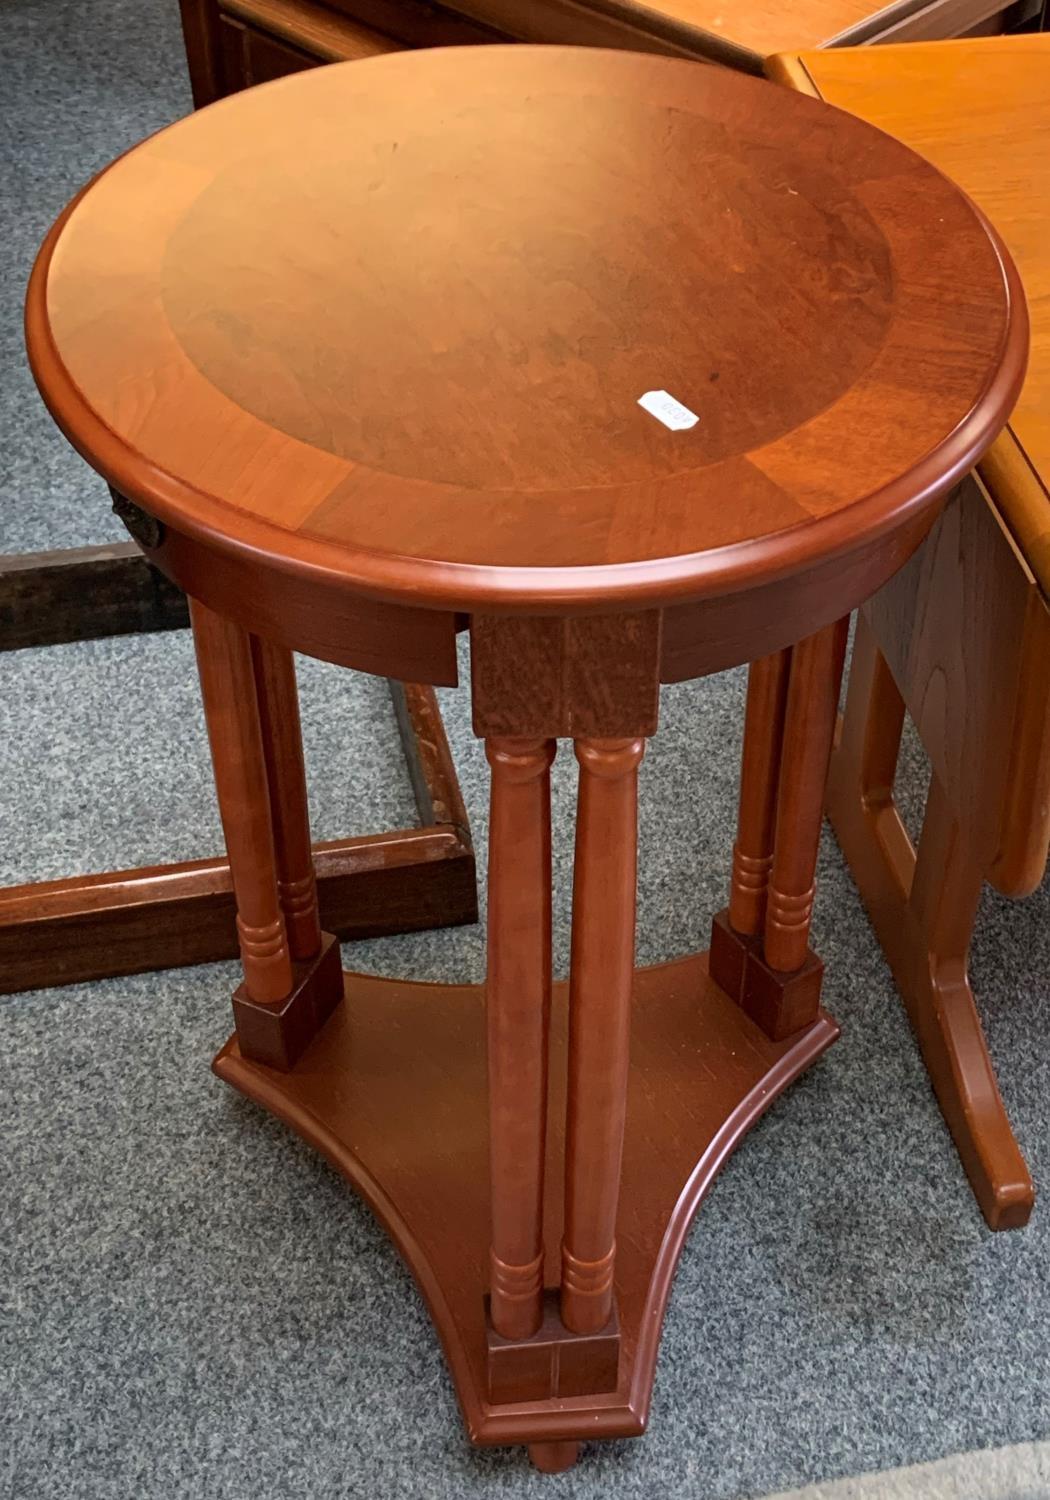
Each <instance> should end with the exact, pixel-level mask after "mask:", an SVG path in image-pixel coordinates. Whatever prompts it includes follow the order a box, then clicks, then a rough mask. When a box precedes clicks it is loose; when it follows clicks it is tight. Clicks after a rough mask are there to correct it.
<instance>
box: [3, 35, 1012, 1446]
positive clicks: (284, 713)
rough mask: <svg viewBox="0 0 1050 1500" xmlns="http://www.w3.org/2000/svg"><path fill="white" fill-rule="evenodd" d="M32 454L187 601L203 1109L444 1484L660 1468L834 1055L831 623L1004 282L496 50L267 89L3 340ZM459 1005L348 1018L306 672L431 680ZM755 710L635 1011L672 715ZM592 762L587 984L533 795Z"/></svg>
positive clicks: (955, 409)
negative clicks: (480, 789)
mask: <svg viewBox="0 0 1050 1500" xmlns="http://www.w3.org/2000/svg"><path fill="white" fill-rule="evenodd" d="M27 320H28V338H29V347H30V353H31V359H32V363H33V368H34V371H35V373H36V377H37V380H38V382H39V384H40V388H41V390H42V392H43V394H44V398H45V400H46V401H47V403H48V405H49V407H50V409H51V411H52V412H53V414H54V416H55V418H56V420H57V421H58V423H59V424H60V425H61V427H62V428H63V429H64V431H65V432H66V433H67V434H68V436H69V438H70V439H71V441H72V442H73V443H74V444H75V445H76V446H77V447H78V448H79V450H80V451H81V452H82V453H83V454H84V455H85V457H86V458H87V459H88V460H89V461H90V462H91V463H92V464H93V465H94V466H95V467H96V468H97V469H98V470H99V471H100V472H101V473H102V474H104V475H105V477H106V478H107V479H108V480H109V481H110V483H111V484H112V485H113V486H114V487H115V488H116V489H117V490H118V491H119V492H120V493H121V494H122V495H125V496H127V497H128V499H129V501H130V502H131V503H130V504H129V505H128V506H127V507H125V518H126V520H127V522H128V525H129V527H130V529H131V530H132V532H133V534H134V535H135V536H136V537H137V538H138V540H139V541H140V542H141V544H142V546H143V547H144V548H145V549H146V551H147V553H148V554H149V556H150V557H151V558H152V559H153V561H154V562H156V563H157V565H158V566H159V567H160V568H162V569H163V570H164V571H165V572H166V573H167V574H168V575H169V576H170V577H171V578H173V579H174V580H175V581H176V582H177V583H179V584H180V585H182V586H183V587H184V588H185V589H186V590H187V592H188V593H189V594H190V596H191V598H192V600H193V609H192V612H193V622H194V629H195V632H196V640H197V650H198V659H199V664H200V677H201V687H202V692H203V698H204V706H205V713H206V716H207V721H208V729H209V734H210V739H211V747H212V755H213V759H214V765H215V777H216V782H217V786H218V794H219V802H220V806H221V810H222V818H223V824H224V828H225V833H226V840H227V846H228V850H229V856H230V864H231V868H232V873H233V881H234V886H235V891H236V897H237V904H238V911H239V915H238V926H239V931H240V938H241V949H242V954H243V960H244V982H243V984H242V985H241V987H240V988H239V989H238V991H237V993H236V995H235V997H234V1011H235V1018H236V1033H235V1035H234V1037H233V1038H232V1039H231V1041H230V1042H229V1043H228V1044H227V1046H226V1047H224V1048H223V1050H222V1052H221V1053H220V1054H219V1057H218V1058H217V1059H216V1062H215V1069H216V1072H217V1073H218V1074H219V1076H220V1077H222V1078H224V1079H226V1080H227V1081H228V1082H229V1083H231V1084H232V1085H233V1086H234V1087H235V1088H238V1089H240V1090H241V1091H243V1092H244V1093H245V1094H247V1095H249V1096H251V1097H252V1098H253V1099H256V1100H257V1101H258V1102H259V1103H260V1104H262V1105H263V1106H264V1107H265V1108H267V1109H269V1110H272V1111H273V1112H274V1113H275V1114H276V1115H278V1116H279V1117H280V1118H281V1119H283V1120H285V1121H286V1122H287V1123H288V1124H289V1125H290V1126H291V1127H292V1128H293V1129H294V1130H296V1131H297V1132H298V1133H299V1134H300V1135H302V1136H303V1137H304V1138H305V1139H306V1140H308V1141H310V1142H312V1143H313V1144H314V1145H315V1146H316V1147H317V1148H318V1149H319V1150H320V1151H322V1152H323V1153H324V1154H325V1155H326V1156H327V1157H328V1158H329V1159H330V1160H331V1161H332V1162H333V1163H334V1164H335V1166H336V1167H337V1168H338V1169H339V1170H340V1171H341V1172H342V1173H343V1174H344V1175H345V1176H346V1177H347V1178H348V1179H349V1181H350V1182H351V1183H352V1184H353V1185H354V1187H355V1188H357V1190H358V1191H359V1192H360V1193H361V1194H362V1196H363V1197H364V1198H365V1199H366V1200H367V1202H368V1203H369V1204H370V1205H371V1206H372V1208H373V1209H374V1210H375V1212H376V1213H377V1215H378V1216H379V1218H380V1219H381V1221H382V1222H383V1224H384V1225H385V1226H386V1228H387V1230H388V1231H389V1233H390V1234H391V1236H392V1237H393V1239H394V1240H395V1242H396V1243H397V1245H398V1247H399V1249H400V1251H401V1253H402V1254H403V1256H404V1257H405V1259H406V1260H407V1262H408V1264H409V1266H410V1267H411V1269H412V1271H413V1273H414V1274H415V1277H416V1279H417V1281H418V1283H419V1286H420V1288H421V1290H422V1292H423V1295H424V1296H425V1298H426V1300H427V1302H428V1304H429V1307H430V1310H431V1313H432V1315H433V1318H434V1321H435V1323H436V1325H437V1328H438V1331H439V1333H440V1335H441V1338H442V1340H443V1343H444V1346H445V1350H446V1353H447V1356H448V1361H449V1364H450V1366H451V1370H452V1375H453V1378H454V1380H455V1383H456V1387H457V1390H458V1393H459V1398H460V1402H461V1405H462V1408H463V1413H464V1416H465V1419H466V1423H467V1427H468V1430H469V1433H470V1436H471V1438H472V1439H473V1440H474V1441H475V1442H478V1443H518V1442H522V1443H527V1444H529V1445H530V1451H531V1453H532V1456H533V1459H534V1460H535V1462H536V1463H537V1464H538V1465H539V1466H540V1467H541V1468H546V1469H557V1468H563V1467H566V1466H567V1465H568V1464H569V1463H571V1462H572V1461H573V1460H574V1458H575V1456H576V1452H577V1445H578V1443H579V1441H580V1440H581V1439H585V1438H598V1437H618V1436H628V1435H632V1434H638V1433H640V1432H642V1431H643V1429H644V1427H645V1424H646V1419H647V1414H648V1408H649V1400H650V1392H651V1387H652V1381H653V1372H654V1366H655V1362H656V1355H657V1346H658V1342H659V1336H660V1328H661V1324H662V1318H663V1311H664V1307H665V1305H666V1301H667V1297H668V1294H669V1290H670V1286H671V1281H672V1277H673V1274H674V1269H675V1266H676V1263H677V1260H678V1256H679V1254H680V1252H681V1248H682V1244H683V1241H684V1238H685V1235H686V1232H687V1230H688V1227H689V1224H690V1222H691V1220H692V1218H693V1216H694V1214H695V1212H696V1209H697V1207H698V1205H699V1203H700V1201H701V1199H702V1197H703V1195H704V1193H705V1192H706V1191H707V1189H708V1187H709V1186H710V1183H711V1181H712V1179H713V1177H714V1175H715V1173H716V1172H717V1170H718V1169H719V1167H720V1166H721V1164H722V1163H723V1161H724V1160H725V1159H726V1157H727V1155H728V1153H729V1152H730V1151H731V1149H732V1148H733V1146H734V1145H735V1144H736V1142H737V1141H738V1140H739V1139H740V1137H741V1136H742V1134H743V1133H744V1131H745V1130H746V1129H747V1128H748V1127H749V1126H750V1125H751V1124H752V1123H753V1122H754V1121H755V1120H756V1119H757V1118H758V1117H759V1115H761V1114H762V1112H763V1111H764V1110H765V1109H766V1108H767V1107H768V1106H769V1104H770V1103H771V1102H772V1101H773V1100H774V1099H775V1097H776V1096H777V1095H778V1094H779V1093H780V1091H781V1090H782V1089H783V1088H785V1087H786V1085H787V1084H788V1083H790V1082H791V1081H792V1080H793V1079H794V1078H795V1077H797V1076H798V1074H799V1073H800V1072H802V1071H803V1069H805V1068H806V1067H807V1066H808V1065H809V1064H810V1063H811V1062H813V1061H814V1060H815V1059H816V1058H817V1057H818V1056H819V1054H820V1053H822V1052H823V1051H824V1049H825V1048H826V1047H827V1046H828V1045H829V1044H830V1043H831V1042H832V1041H833V1040H834V1038H835V1036H836V1035H837V1029H836V1027H835V1024H834V1022H833V1021H832V1020H831V1019H830V1018H829V1017H828V1016H827V1015H825V1014H824V1013H823V1012H822V1011H821V1009H820V1004H819V993H820V981H821V964H820V962H819V960H818V959H817V958H816V957H815V955H814V954H813V953H812V952H811V951H810V948H809V926H810V914H811V911H812V904H813V882H814V867H815V862H816V852H817V841H818V835H819V829H820V819H821V800H822V794H823V787H824V779H825V775H826V770H827V763H828V757H829V753H830V747H831V742H832V734H833V728H834V721H835V713H836V704H837V699H838V691H839V681H840V674H841V670H842V661H843V654H844V648H845V639H846V624H845V622H846V619H847V617H848V614H849V612H850V610H852V609H853V607H854V606H855V605H857V604H858V603H859V602H860V601H862V600H863V599H865V598H866V597H867V596H868V595H869V594H871V593H872V592H873V591H874V590H875V589H876V588H878V586H879V585H880V584H881V583H883V582H884V581H885V580H886V579H887V578H888V577H889V576H890V575H891V574H892V573H893V572H894V571H895V570H896V569H897V568H899V567H900V566H901V564H902V563H903V562H904V561H905V560H906V559H907V558H908V556H909V555H910V553H911V552H912V551H913V550H914V548H915V547H916V546H917V544H918V542H919V541H920V540H921V538H922V537H923V535H924V534H925V533H926V531H927V530H928V528H929V527H930V525H931V524H932V522H933V520H934V517H935V515H936V513H937V510H938V506H939V502H940V500H941V499H942V497H943V496H944V494H945V492H946V491H947V490H948V489H949V487H950V486H951V485H952V484H953V483H954V481H955V480H956V479H958V478H959V476H960V475H962V474H963V473H964V471H965V470H966V469H967V468H968V467H969V466H970V465H971V464H972V463H973V462H974V460H975V459H976V458H977V457H978V456H979V455H980V454H981V453H982V451H983V450H984V449H985V447H986V446H987V444H988V443H989V442H990V441H991V440H992V438H993V437H994V436H995V435H996V434H997V432H998V431H999V430H1000V428H1001V427H1002V425H1003V422H1004V420H1005V418H1006V416H1007V414H1008V412H1009V410H1010V406H1011V404H1012V402H1013V400H1014V397H1015V395H1016V393H1017V390H1018V387H1019V384H1020V380H1021V376H1022V372H1023V366H1024V361H1025V354H1026V345H1027V323H1026V317H1025V312H1024V303H1023V297H1022V295H1021V292H1020V289H1019V285H1018V282H1017V278H1016V273H1015V272H1014V270H1013V269H1012V266H1011V264H1010V262H1009V260H1008V259H1007V257H1006V256H1005V255H1004V253H1003V251H1002V249H1001V247H1000V246H999V244H998V241H997V240H996V239H995V237H994V235H993V234H992V232H991V231H990V230H989V228H988V226H987V225H986V224H985V222H984V221H983V220H982V219H981V217H980V215H979V214H978V212H977V211H976V209H975V208H974V207H973V205H972V204H971V203H970V202H969V201H968V200H967V199H966V198H965V197H964V196H963V195H962V194H961V193H960V192H959V191H958V190H956V189H955V188H954V187H953V186H952V185H951V184H950V183H949V182H948V181H947V180H946V179H945V178H943V177H942V176H941V175H940V174H939V173H938V172H937V171H935V170H934V169H933V168H932V167H930V166H928V165H927V164H926V163H924V162H923V161H922V160H920V158H918V157H917V156H915V155H913V154H912V153H911V152H909V151H908V150H907V149H906V148H905V147H903V146H901V145H899V144H898V143H896V142H895V141H893V140H891V139H890V138H888V137H887V136H884V135H882V134H880V133H879V132H878V131H876V130H874V129H872V128H870V127H869V126H867V125H865V124H862V123H861V122H860V121H857V120H854V119H851V118H850V117H848V116H846V115H843V114H840V113H839V112H838V111H836V110H834V109H831V108H828V107H827V106H825V105H822V104H821V103H819V102H818V101H815V100H812V99H808V98H804V97H802V96H791V95H788V94H786V93H783V92H781V91H780V90H777V89H775V88H774V87H772V86H771V85H768V84H764V83H761V82H759V81H757V80H753V79H750V78H745V77H741V76H738V75H734V74H730V73H725V72H719V71H718V70H716V69H713V68H703V67H699V66H696V65H695V64H690V63H684V62H676V61H670V60H667V59H662V58H655V57H649V56H641V55H639V56H635V55H632V54H629V53H617V52H608V53H603V52H594V51H574V50H571V49H557V48H549V49H548V48H528V47H517V48H484V49H482V48H478V49H464V50H457V49H449V50H443V51H440V52H431V53H415V54H404V55H398V56H393V57H387V58H381V59H375V60H372V61H369V62H365V63H350V64H346V65H344V66H339V67H333V68H327V69H324V70H321V71H319V72H317V73H312V74H306V75H300V76H297V77H294V78H290V79H285V80H282V81H281V82H279V83H275V84H272V85H269V86H267V87H264V88H259V89H256V90H252V91H249V92H248V93H245V94H241V95H239V96H237V97H236V98H234V99H231V100H226V101H224V102H222V103H220V104H217V105H214V106H213V107H211V108H209V109H206V110H204V111H202V112H201V113H199V114H198V115H196V116H194V117H193V118H191V119H188V120H185V121H183V122H182V123H181V124H179V125H176V126H174V127H173V128H171V129H169V130H165V131H163V132H162V133H161V134H160V135H157V136H155V137H154V138H153V139H152V140H150V141H148V142H146V143H145V144H144V145H142V146H140V147H138V148H137V149H136V150H134V151H132V152H130V153H129V154H128V155H126V156H125V157H123V158H121V160H120V161H119V162H117V163H116V164H115V165H114V166H113V167H111V168H110V169H109V170H108V171H106V172H103V174H102V175H101V176H100V177H99V178H98V179H96V181H95V182H94V183H93V184H92V185H91V186H90V187H88V188H87V189H86V190H85V191H84V192H83V193H82V194H81V195H80V197H79V198H78V199H77V200H76V201H75V202H74V203H73V204H72V205H71V206H70V208H69V209H68V210H67V211H66V213H65V214H64V215H63V216H62V218H61V219H60V220H59V222H58V223H57V224H56V226H55V228H54V229H53V231H52V232H51V234H50V236H49V237H48V240H47V242H46V244H45V246H44V248H43V250H42V252H41V255H40V258H39V261H38V263H37V266H36V270H35V272H34V275H33V279H32V283H31V286H30V291H29V301H28V311H27ZM461 629H469V631H470V636H471V648H472V664H471V685H472V693H473V710H474V727H475V732H476V733H477V734H478V735H479V736H481V737H482V738H483V739H484V740H485V744H486V750H487V754H488V759H489V763H490V765H491V771H492V788H491V796H492V804H491V857H490V874H489V905H488V923H489V930H488V944H489V963H488V978H487V984H486V986H485V987H484V989H481V988H475V987H470V986H458V987H457V986H453V987H443V986H438V985H429V984H416V983H410V982H407V981H406V982H395V981H388V980H380V979H375V978H367V977H363V976H358V975H354V974H349V975H345V976H344V974H343V973H342V970H341V967H340V961H339V955H338V949H337V947H336V946H335V944H334V941H333V939H331V938H330V937H327V936H325V935H324V934H323V933H322V932H321V930H320V927H319V923H318V918H317V906H316V901H315V897H314V884H313V874H312V870H311V866H310V855H309V849H310V840H309V831H308V822H307V805H306V792H305V787H304V780H303V769H302V756H301V750H300V743H299V731H298V721H297V712H296V704H295V687H294V673H293V669H292V658H291V650H292V649H293V648H294V649H296V650H299V651H304V652H307V653H310V654H313V655H315V656H318V657H324V658H326V659H329V660H332V661H335V662H339V663H342V664H344V665H346V666H349V667H354V668H358V669H360V670H363V671H367V672H375V673H382V674H384V675H387V676H391V677H395V678H403V679H409V680H414V681H421V682H429V683H434V684H441V683H453V682H455V680H456V656H455V642H456V633H457V631H458V630H461ZM742 662H754V663H755V665H754V666H753V667H752V670H751V679H750V687H749V693H748V705H747V722H746V734H745V751H744V761H743V774H742V786H741V800H740V813H739V825H738V829H737V838H736V845H735V852H734V859H733V876H732V886H731V893H730V898H729V905H728V909H727V910H726V911H725V912H723V913H721V914H720V915H719V916H718V917H716V918H715V921H714V926H713V936H712V947H711V951H710V953H709V954H702V955H697V956H693V957H689V958H684V959H682V960H680V961H678V962H675V963H670V964H665V965H663V966H661V967H658V968H653V969H646V970H639V971H636V970H635V968H634V924H635V883H636V798H637V783H638V773H639V766H640V764H641V761H642V756H643V753H644V750H645V743H646V739H647V737H648V736H649V735H651V734H653V733H654V731H655V729H656V725H657V710H658V700H659V686H660V683H661V682H677V681H681V680H683V679H686V678H692V677H697V676H701V675H703V674H706V673H710V672H715V671H718V670H720V669H721V668H724V667H729V666H733V665H736V664H738V663H742ZM562 737H563V738H567V739H571V740H572V741H573V742H574V749H575V754H576V757H577V759H578V761H579V803H578V818H577V828H576V864H575V884H574V896H573V939H572V960H571V976H570V978H569V980H568V983H567V984H556V985H552V981H551V953H550V940H551V868H550V859H551V857H550V793H549V771H550V766H551V762H552V760H553V759H554V755H555V750H556V743H557V740H558V739H559V738H562Z"/></svg>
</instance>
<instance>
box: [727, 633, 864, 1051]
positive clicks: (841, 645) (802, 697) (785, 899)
mask: <svg viewBox="0 0 1050 1500" xmlns="http://www.w3.org/2000/svg"><path fill="white" fill-rule="evenodd" d="M848 630H849V621H848V619H847V620H840V621H839V622H838V623H837V624H835V625H830V626H828V627H827V628H826V629H824V630H821V631H819V632H818V633H817V634H816V635H813V636H810V637H809V638H808V639H807V640H804V641H800V642H799V644H798V645H797V646H795V647H794V648H793V649H792V652H791V667H790V672H789V677H788V689H787V701H786V706H785V710H784V735H783V744H782V748H781V755H780V777H779V783H778V787H777V803H776V830H775V835H774V842H773V861H772V865H771V867H770V872H769V879H768V883H767V887H766V910H765V922H764V929H763V937H762V942H761V943H758V942H757V941H755V940H754V939H750V940H747V939H745V941H746V942H747V943H748V948H747V954H746V959H745V962H744V965H743V979H742V983H741V988H740V994H739V1000H740V1004H741V1005H742V1006H743V1008H744V1009H745V1010H746V1011H747V1013H748V1015H750V1016H751V1018H752V1020H754V1021H757V1022H758V1024H759V1025H760V1026H761V1027H762V1029H763V1030H764V1031H765V1032H766V1034H767V1035H768V1036H770V1037H772V1038H773V1039H774V1040H777V1041H779V1040H781V1039H782V1038H784V1037H787V1036H790V1035H792V1033H793V1032H796V1031H798V1030H800V1029H801V1028H802V1027H804V1026H809V1025H811V1024H812V1023H813V1022H814V1021H816V1020H817V1017H818V1016H819V1014H820V987H821V981H822V978H823V973H824V966H823V964H822V963H821V961H820V959H819V958H817V956H816V955H815V954H814V953H812V952H811V951H810V947H809V929H810V921H811V918H812V915H813V894H814V876H815V873H816V867H817V851H818V848H819V845H820V825H821V819H822V816H823V807H824V785H825V782H826V780H827V774H828V758H829V756H830V754H831V746H832V742H833V740H834V735H835V719H836V714H837V711H838V696H839V687H840V685H841V682H842V666H843V661H844V659H845V653H846V638H847V634H848ZM716 936H717V934H716ZM715 952H716V943H715V942H714V941H713V942H712V953H713V954H714V953H715ZM716 977H717V975H716ZM723 988H726V986H725V985H723ZM730 993H731V992H730Z"/></svg>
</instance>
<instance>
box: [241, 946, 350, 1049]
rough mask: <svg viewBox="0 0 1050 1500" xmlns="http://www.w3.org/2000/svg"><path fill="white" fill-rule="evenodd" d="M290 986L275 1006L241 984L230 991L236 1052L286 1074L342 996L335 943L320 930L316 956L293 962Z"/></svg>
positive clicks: (338, 957)
mask: <svg viewBox="0 0 1050 1500" xmlns="http://www.w3.org/2000/svg"><path fill="white" fill-rule="evenodd" d="M292 975H293V979H294V987H293V989H292V993H291V994H290V995H289V996H288V998H287V1000H282V1001H281V1002H280V1004H279V1005H258V1004H256V1002H255V1001H254V1000H251V999H249V997H248V992H247V990H246V989H245V987H244V985H243V984H242V985H240V986H239V987H238V988H237V990H236V991H235V992H234V996H233V1019H234V1023H235V1024H236V1027H237V1041H238V1043H239V1045H240V1049H241V1056H242V1057H246V1058H249V1059H250V1060H251V1061H252V1062H258V1063H265V1064H266V1066H267V1067H269V1068H278V1069H280V1071H281V1072H282V1073H287V1072H288V1071H289V1070H290V1069H291V1068H294V1067H295V1064H296V1063H297V1062H298V1061H299V1058H300V1057H301V1056H302V1054H303V1053H304V1052H305V1051H306V1048H307V1047H308V1046H309V1045H310V1043H311V1042H312V1041H313V1039H314V1037H315V1036H316V1035H317V1033H318V1032H319V1031H320V1029H321V1027H322V1026H323V1025H324V1023H325V1022H326V1021H327V1020H328V1017H329V1016H330V1015H331V1014H332V1011H333V1010H334V1009H335V1007H336V1006H337V1005H338V1003H339V1001H340V1000H341V999H342V997H343V964H342V958H341V956H340V953H339V944H338V942H337V941H336V939H335V938H334V937H333V936H332V934H331V933H330V932H324V933H322V934H321V947H320V949H319V951H318V953H317V956H316V957H315V958H311V959H309V960H307V961H306V962H305V963H297V964H293V965H292Z"/></svg>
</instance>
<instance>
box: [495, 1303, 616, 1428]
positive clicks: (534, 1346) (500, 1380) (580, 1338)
mask: <svg viewBox="0 0 1050 1500" xmlns="http://www.w3.org/2000/svg"><path fill="white" fill-rule="evenodd" d="M485 1328H486V1333H487V1336H488V1382H489V1388H488V1398H489V1400H490V1401H491V1402H493V1403H500V1402H504V1401H546V1400H549V1399H550V1398H551V1397H552V1396H598V1395H601V1394H602V1393H603V1392H605V1391H615V1390H616V1387H617V1382H618V1379H619V1373H620V1320H619V1317H618V1315H617V1312H616V1305H615V1303H614V1304H613V1311H612V1317H611V1318H610V1319H609V1321H608V1323H606V1325H605V1327H604V1328H603V1329H602V1330H601V1332H600V1333H588V1334H581V1333H570V1332H569V1330H568V1329H567V1328H566V1327H565V1324H564V1323H563V1322H562V1320H561V1314H560V1312H559V1311H558V1293H557V1291H552V1290H547V1291H545V1292H544V1294H543V1322H542V1323H541V1324H540V1326H539V1329H538V1331H537V1332H536V1333H534V1334H533V1336H532V1338H530V1339H505V1338H503V1336H502V1335H501V1334H498V1333H497V1332H496V1331H495V1329H494V1328H493V1327H492V1324H491V1323H490V1322H489V1312H488V1298H487V1297H486V1299H485Z"/></svg>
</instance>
